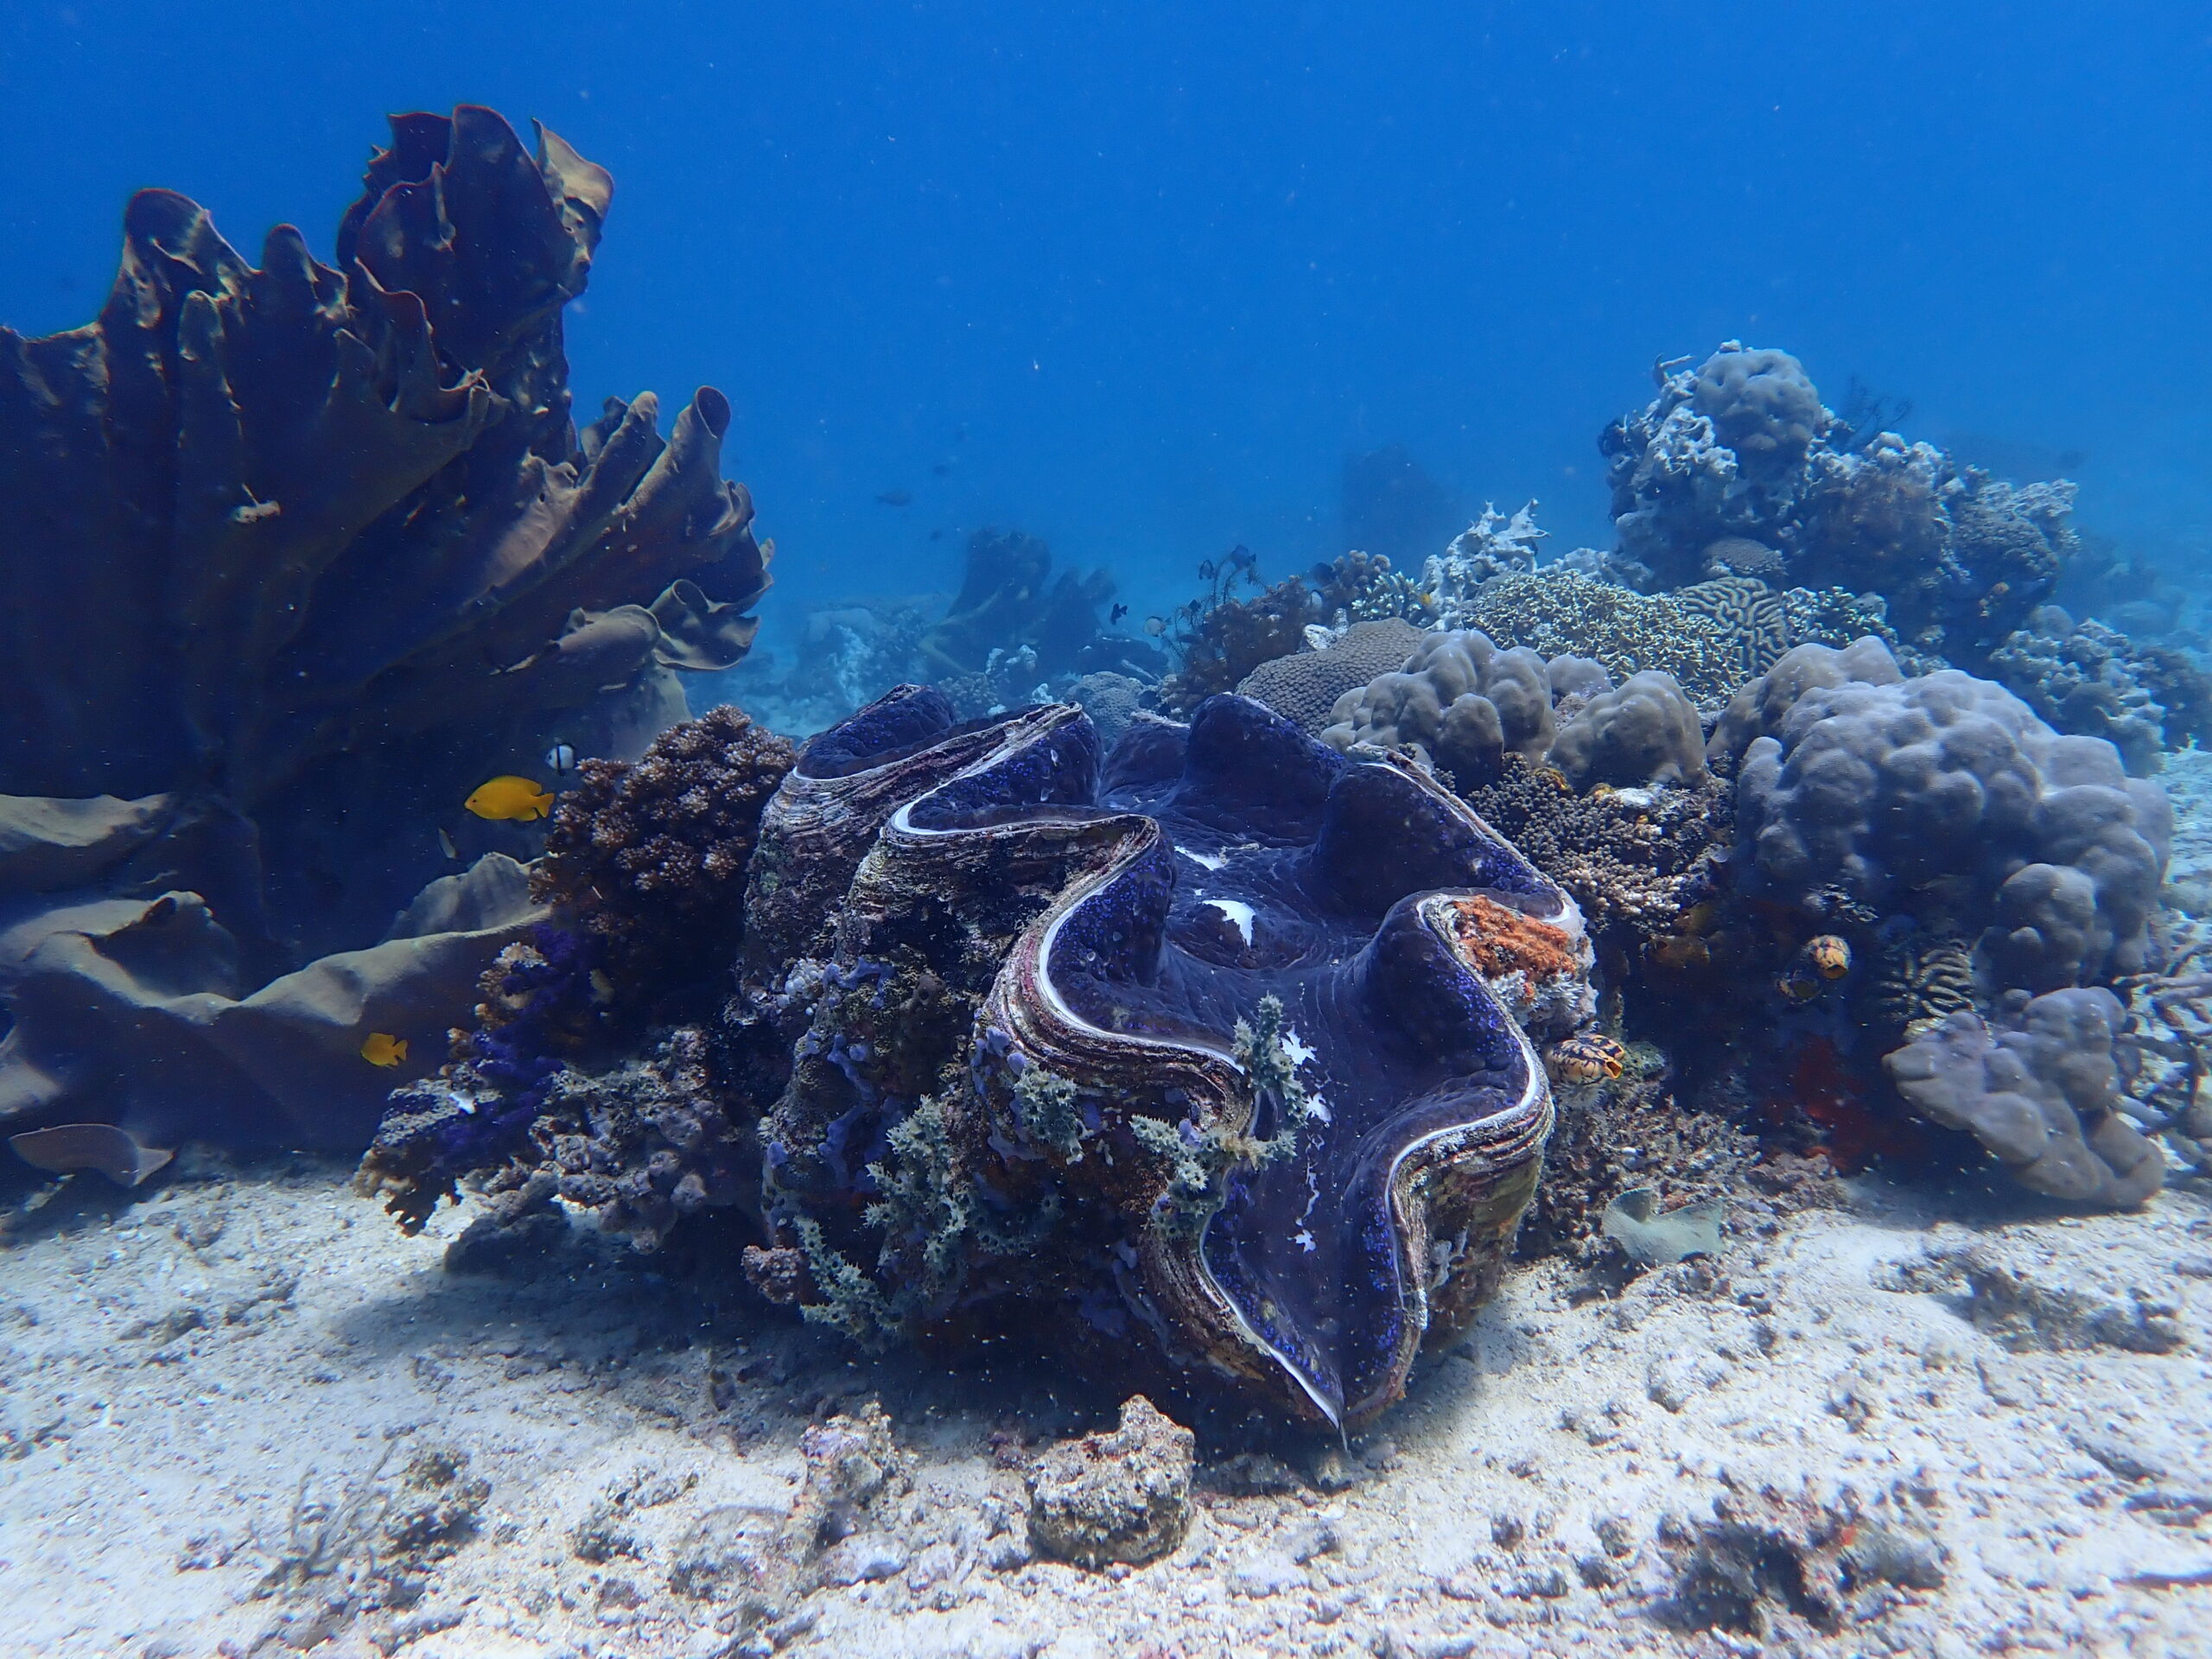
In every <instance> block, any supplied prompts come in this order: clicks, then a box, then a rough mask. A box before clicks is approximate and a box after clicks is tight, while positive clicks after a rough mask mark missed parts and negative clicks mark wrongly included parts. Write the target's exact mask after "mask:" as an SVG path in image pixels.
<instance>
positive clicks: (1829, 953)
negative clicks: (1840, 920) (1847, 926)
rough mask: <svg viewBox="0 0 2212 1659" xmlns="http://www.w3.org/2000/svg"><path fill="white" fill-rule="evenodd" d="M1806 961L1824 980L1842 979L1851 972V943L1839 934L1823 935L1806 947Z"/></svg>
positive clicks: (1811, 940) (1808, 943)
mask: <svg viewBox="0 0 2212 1659" xmlns="http://www.w3.org/2000/svg"><path fill="white" fill-rule="evenodd" d="M1805 960H1806V961H1807V962H1808V963H1812V965H1813V971H1814V972H1815V973H1816V974H1818V975H1819V976H1821V978H1822V979H1841V978H1842V977H1843V976H1845V975H1846V974H1847V973H1849V972H1850V971H1851V941H1850V940H1848V939H1847V938H1843V937H1842V936H1841V935H1840V934H1837V933H1823V934H1821V936H1820V937H1819V938H1815V939H1810V940H1808V941H1807V942H1806V945H1805Z"/></svg>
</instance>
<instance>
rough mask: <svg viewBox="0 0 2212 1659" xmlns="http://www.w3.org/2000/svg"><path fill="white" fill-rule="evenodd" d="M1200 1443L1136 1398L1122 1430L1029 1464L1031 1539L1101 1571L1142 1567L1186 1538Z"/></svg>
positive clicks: (1125, 1411) (1070, 1444) (1087, 1438)
mask: <svg viewBox="0 0 2212 1659" xmlns="http://www.w3.org/2000/svg"><path fill="white" fill-rule="evenodd" d="M1197 1452H1198V1441H1197V1439H1196V1437H1195V1436H1193V1435H1192V1433H1191V1431H1190V1430H1189V1429H1187V1428H1185V1427H1183V1426H1182V1425H1181V1424H1179V1423H1177V1422H1173V1421H1170V1420H1169V1419H1168V1418H1166V1417H1164V1416H1162V1415H1161V1414H1160V1410H1159V1408H1157V1407H1155V1406H1154V1404H1153V1403H1152V1402H1151V1401H1149V1400H1147V1399H1146V1398H1145V1397H1144V1396H1143V1395H1136V1396H1135V1398H1134V1399H1132V1400H1130V1401H1129V1402H1128V1403H1126V1404H1125V1405H1123V1406H1122V1421H1121V1424H1120V1426H1119V1427H1116V1428H1114V1429H1111V1430H1109V1431H1106V1432H1103V1433H1096V1434H1086V1435H1084V1437H1083V1438H1082V1439H1081V1440H1068V1441H1065V1442H1064V1443H1062V1444H1061V1445H1058V1446H1052V1448H1050V1449H1049V1450H1047V1451H1045V1452H1039V1453H1038V1455H1037V1456H1036V1457H1035V1458H1034V1459H1031V1461H1030V1465H1029V1471H1028V1478H1029V1536H1030V1539H1031V1541H1033V1542H1034V1543H1035V1544H1036V1546H1037V1548H1039V1549H1041V1550H1043V1551H1044V1552H1045V1553H1046V1554H1048V1555H1056V1556H1058V1558H1059V1559H1060V1560H1064V1561H1072V1562H1073V1563H1074V1564H1075V1565H1076V1566H1077V1567H1090V1568H1091V1569H1092V1570H1094V1571H1096V1570H1097V1569H1099V1568H1101V1567H1107V1566H1109V1565H1111V1564H1112V1563H1113V1562H1116V1561H1126V1562H1128V1563H1129V1564H1130V1565H1131V1566H1135V1567H1141V1566H1142V1565H1143V1564H1144V1563H1145V1562H1147V1561H1151V1560H1158V1559H1159V1558H1160V1556H1162V1555H1165V1554H1167V1553H1168V1552H1169V1551H1170V1550H1172V1549H1173V1548H1175V1546H1176V1545H1178V1544H1179V1543H1181V1542H1182V1541H1183V1534H1184V1532H1185V1529H1187V1528H1188V1527H1189V1525H1190V1521H1191V1471H1192V1467H1193V1466H1194V1465H1195V1464H1196V1461H1197Z"/></svg>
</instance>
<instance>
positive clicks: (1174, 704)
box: [1160, 547, 1323, 716]
mask: <svg viewBox="0 0 2212 1659" xmlns="http://www.w3.org/2000/svg"><path fill="white" fill-rule="evenodd" d="M1198 575H1199V578H1200V579H1201V580H1202V581H1205V582H1210V583H1211V584H1212V586H1211V590H1210V591H1209V592H1208V593H1206V594H1204V595H1202V596H1201V597H1199V598H1198V599H1194V600H1192V601H1190V602H1189V603H1187V604H1185V605H1184V606H1182V607H1179V609H1178V610H1177V611H1176V613H1175V616H1174V619H1173V622H1174V627H1175V633H1174V636H1173V637H1174V641H1175V644H1176V645H1177V646H1178V647H1179V649H1180V652H1181V654H1182V661H1181V663H1180V664H1179V665H1178V667H1177V668H1176V671H1175V672H1173V674H1171V675H1169V676H1168V677H1167V679H1166V683H1164V684H1162V685H1161V687H1160V707H1161V708H1162V709H1165V710H1166V712H1167V713H1169V714H1172V715H1178V716H1187V715H1189V714H1190V713H1191V711H1192V709H1196V708H1197V707H1198V705H1199V704H1200V703H1201V702H1205V700H1206V699H1207V698H1208V697H1210V696H1216V695H1217V694H1218V693H1220V692H1224V691H1232V690H1236V686H1237V684H1238V683H1239V682H1241V681H1243V679H1244V678H1245V677H1247V676H1249V675H1250V674H1251V673H1252V672H1253V671H1255V669H1257V668H1258V667H1259V666H1260V665H1261V664H1262V663H1267V662H1271V661H1273V660H1274V658H1278V657H1287V656H1289V655H1291V654H1292V653H1293V652H1300V651H1303V650H1305V649H1306V629H1307V628H1309V627H1311V626H1314V625H1315V624H1317V623H1319V622H1320V621H1321V620H1323V618H1322V612H1321V607H1320V602H1319V601H1318V600H1317V599H1316V598H1315V597H1314V595H1313V593H1312V591H1311V590H1310V589H1308V588H1307V587H1306V583H1305V582H1303V581H1302V580H1301V579H1300V578H1299V577H1297V576H1286V577H1285V578H1284V579H1283V580H1282V581H1281V582H1276V583H1275V584H1274V586H1273V587H1271V588H1265V589H1263V590H1262V591H1260V592H1258V593H1255V594H1253V596H1252V597H1251V598H1249V599H1238V598H1236V597H1235V594H1236V588H1237V587H1238V585H1239V584H1240V583H1243V584H1247V585H1249V586H1252V587H1255V588H1256V587H1258V585H1259V566H1258V563H1257V562H1256V561H1255V559H1254V558H1253V556H1252V555H1251V553H1250V552H1249V551H1248V550H1245V549H1244V548H1241V547H1240V548H1237V549H1236V550H1233V551H1231V552H1230V554H1228V555H1227V556H1225V557H1224V558H1221V559H1218V560H1213V559H1210V560H1208V561H1206V563H1204V564H1201V565H1200V566H1199V567H1198Z"/></svg>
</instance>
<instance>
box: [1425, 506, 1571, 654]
mask: <svg viewBox="0 0 2212 1659" xmlns="http://www.w3.org/2000/svg"><path fill="white" fill-rule="evenodd" d="M1549 533H1550V532H1549V531H1541V530H1539V529H1537V528H1536V504H1535V502H1534V501H1531V502H1529V503H1528V504H1527V505H1525V506H1523V507H1522V508H1521V510H1520V511H1519V512H1516V513H1515V514H1514V515H1513V516H1512V517H1511V518H1506V517H1505V516H1504V515H1503V513H1501V512H1498V510H1497V505H1495V504H1494V503H1491V502H1484V504H1483V515H1482V517H1481V518H1478V519H1476V520H1475V522H1474V523H1473V524H1470V525H1468V526H1467V527H1466V529H1465V530H1463V531H1460V532H1459V534H1458V535H1457V536H1454V537H1452V541H1451V543H1450V544H1449V545H1448V546H1446V548H1445V550H1444V551H1443V552H1442V553H1440V554H1432V555H1431V556H1430V557H1429V560H1428V563H1427V564H1425V565H1423V566H1422V567H1421V583H1420V591H1421V593H1422V594H1425V595H1427V599H1428V601H1429V602H1430V604H1431V605H1432V606H1433V607H1434V609H1435V613H1436V616H1437V620H1439V621H1440V623H1441V624H1442V626H1445V627H1447V628H1460V627H1465V626H1468V624H1467V622H1466V621H1465V615H1466V607H1467V606H1468V604H1469V603H1470V602H1471V601H1472V600H1473V598H1474V596H1475V594H1476V593H1477V592H1478V590H1479V589H1480V588H1482V586H1483V584H1484V582H1491V581H1494V580H1496V579H1497V577H1499V576H1522V575H1529V574H1530V573H1531V572H1533V571H1534V570H1535V568H1536V543H1539V542H1541V541H1542V540H1543V539H1544V538H1545V537H1546V536H1548V534H1549Z"/></svg>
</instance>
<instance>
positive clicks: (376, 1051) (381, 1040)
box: [361, 1031, 407, 1065]
mask: <svg viewBox="0 0 2212 1659" xmlns="http://www.w3.org/2000/svg"><path fill="white" fill-rule="evenodd" d="M361 1058H363V1059H365V1060H366V1061H367V1062H368V1063H369V1064H370V1065H398V1064H399V1063H400V1062H401V1061H402V1060H404V1059H405V1058H407V1039H405V1038H404V1037H395V1036H393V1035H392V1034H391V1033H390V1032H388V1031H372V1032H371V1033H369V1035H368V1039H367V1040H366V1041H365V1042H364V1043H363V1044H362V1045H361Z"/></svg>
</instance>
